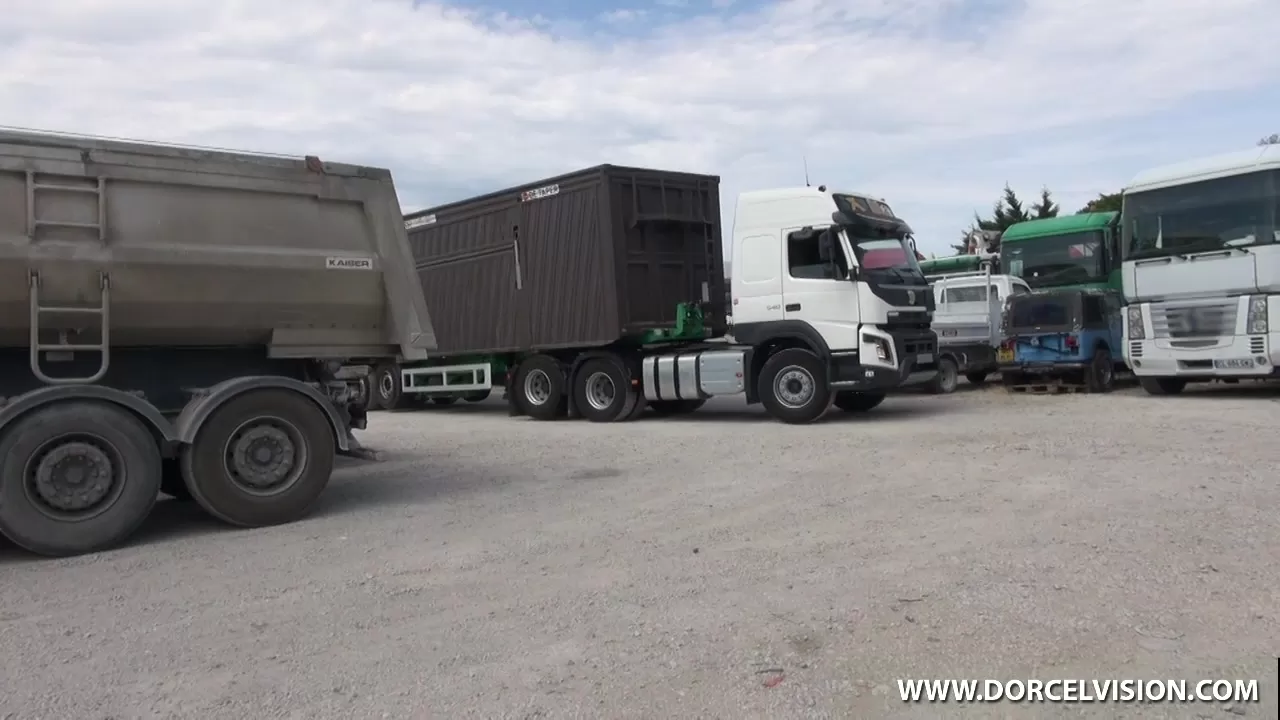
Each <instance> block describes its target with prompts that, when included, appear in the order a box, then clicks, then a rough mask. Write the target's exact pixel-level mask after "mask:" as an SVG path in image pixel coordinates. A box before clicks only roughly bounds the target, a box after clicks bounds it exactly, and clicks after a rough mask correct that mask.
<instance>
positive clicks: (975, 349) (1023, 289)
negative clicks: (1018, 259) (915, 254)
mask: <svg viewBox="0 0 1280 720" xmlns="http://www.w3.org/2000/svg"><path fill="white" fill-rule="evenodd" d="M931 285H932V286H933V299H934V303H935V304H936V306H937V307H936V309H935V310H934V313H933V329H934V331H935V332H937V334H938V357H939V359H938V375H937V377H936V378H934V380H933V382H932V383H931V389H932V390H933V391H934V392H936V393H950V392H955V389H956V385H957V383H958V382H959V376H960V375H961V374H962V373H963V374H964V376H965V377H966V378H968V380H969V382H971V383H973V384H975V385H979V384H981V383H982V382H984V381H985V380H986V379H987V376H988V375H990V374H991V373H993V372H995V371H996V370H997V369H998V367H999V366H998V364H997V363H996V348H997V347H999V345H1000V342H1001V341H1002V340H1003V339H1004V338H1003V337H1001V333H1000V314H1001V312H1002V311H1003V310H1004V303H1005V300H1006V299H1007V298H1008V297H1010V296H1011V295H1018V294H1022V293H1029V292H1031V288H1030V287H1029V286H1028V285H1027V283H1026V282H1024V281H1023V280H1022V278H1018V277H1014V276H1012V275H992V274H989V273H987V272H973V273H963V274H957V275H947V276H944V277H939V278H936V279H933V280H931Z"/></svg>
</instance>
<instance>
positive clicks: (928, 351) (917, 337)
mask: <svg viewBox="0 0 1280 720" xmlns="http://www.w3.org/2000/svg"><path fill="white" fill-rule="evenodd" d="M860 335H861V343H860V345H861V347H860V348H859V349H858V351H856V352H846V353H834V354H833V357H832V366H833V367H832V383H831V385H832V387H833V388H835V389H836V390H852V391H855V392H872V391H889V390H893V389H895V388H900V387H906V386H910V385H919V384H922V383H927V382H929V381H931V380H933V379H934V377H936V376H937V374H938V338H937V336H936V335H935V334H934V333H933V331H932V330H916V329H910V330H898V329H886V328H881V327H876V326H867V327H864V328H862V330H861V333H860Z"/></svg>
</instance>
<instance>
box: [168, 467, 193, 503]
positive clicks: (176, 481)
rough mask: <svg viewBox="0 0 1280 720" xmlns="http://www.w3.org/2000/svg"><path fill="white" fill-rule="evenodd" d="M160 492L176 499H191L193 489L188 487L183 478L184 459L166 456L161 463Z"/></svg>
mask: <svg viewBox="0 0 1280 720" xmlns="http://www.w3.org/2000/svg"><path fill="white" fill-rule="evenodd" d="M160 468H161V470H160V492H162V493H164V494H165V495H168V496H169V497H171V498H173V499H174V500H182V501H184V502H185V501H187V500H191V499H192V498H191V491H190V490H188V489H187V481H186V480H183V479H182V461H181V460H179V459H178V458H164V460H163V461H161V463H160Z"/></svg>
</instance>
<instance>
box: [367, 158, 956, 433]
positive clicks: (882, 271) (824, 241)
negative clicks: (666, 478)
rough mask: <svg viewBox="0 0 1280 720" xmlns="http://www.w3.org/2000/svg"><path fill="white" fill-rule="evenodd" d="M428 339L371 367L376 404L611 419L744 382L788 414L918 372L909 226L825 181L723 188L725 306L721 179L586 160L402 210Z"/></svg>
mask: <svg viewBox="0 0 1280 720" xmlns="http://www.w3.org/2000/svg"><path fill="white" fill-rule="evenodd" d="M405 224H406V226H407V228H408V232H409V239H410V245H411V248H412V250H413V253H414V257H415V262H416V266H417V270H418V274H419V278H420V280H421V281H422V283H423V286H424V290H425V292H426V297H427V305H428V307H429V308H430V309H431V312H432V314H433V317H435V318H437V325H436V335H437V339H438V342H439V348H438V350H437V352H436V353H435V354H434V356H433V357H432V358H431V359H430V360H429V361H427V362H417V363H405V362H400V363H395V364H391V363H386V364H383V365H381V366H380V367H378V368H377V370H376V372H375V380H376V382H375V383H374V390H375V392H374V393H373V395H374V401H375V402H376V403H378V404H379V405H381V406H383V407H403V406H405V405H409V404H413V403H414V402H418V403H426V402H430V403H436V404H451V403H453V402H456V401H457V400H458V399H482V398H484V397H487V396H488V394H489V393H490V392H491V390H492V389H493V388H495V387H501V388H503V390H504V391H505V393H506V396H507V400H508V403H509V406H510V411H511V413H512V414H514V415H524V416H528V417H531V418H535V419H538V420H555V419H559V418H566V417H584V418H586V419H587V420H590V421H594V422H617V421H625V420H631V419H634V418H636V417H638V416H639V415H640V414H641V413H642V412H644V411H645V410H646V409H652V410H653V411H654V412H656V413H658V414H664V415H675V414H682V413H687V412H692V411H694V410H696V409H697V408H698V407H700V406H701V405H702V404H703V403H705V402H706V400H707V399H709V398H712V397H716V396H726V395H739V394H740V395H745V397H746V400H747V402H748V403H759V404H762V405H763V406H764V407H765V409H766V410H767V411H768V413H769V414H770V415H772V416H773V417H775V418H777V419H779V420H782V421H784V422H788V423H807V422H812V421H814V420H817V419H818V418H820V417H822V416H823V414H824V413H826V412H827V411H828V410H829V409H830V408H831V407H832V406H833V405H834V406H835V407H837V408H840V409H842V410H845V411H849V412H862V411H866V410H870V409H871V408H873V407H875V406H876V405H878V404H879V403H880V402H881V401H882V400H883V399H884V397H885V394H886V392H887V391H889V390H891V389H894V388H898V387H901V386H903V385H909V384H917V383H924V382H928V381H930V380H931V379H932V378H933V376H934V375H935V373H936V371H937V342H936V338H935V336H934V333H933V331H932V330H931V328H930V322H931V317H932V313H933V309H934V302H933V295H932V293H931V292H930V289H929V286H928V284H927V282H926V281H925V278H924V275H923V274H922V273H921V271H920V266H919V264H918V263H917V259H916V254H915V251H914V247H913V241H912V239H911V228H910V226H909V225H908V224H907V223H906V222H905V221H904V220H903V219H901V218H900V217H898V216H897V215H896V214H895V213H894V212H893V211H892V209H890V207H889V206H888V205H887V204H886V203H885V202H884V201H883V200H881V199H879V198H876V197H875V196H873V195H869V194H867V193H853V192H833V191H828V190H827V189H826V188H825V187H819V188H812V187H803V188H793V189H780V190H767V191H758V192H748V193H744V194H742V195H741V196H740V197H738V198H737V202H736V208H735V211H734V230H733V257H732V267H733V284H732V288H731V289H730V291H729V293H728V298H729V302H730V303H731V307H732V317H733V327H732V338H731V342H726V340H728V339H729V338H727V337H726V335H727V333H728V330H729V328H728V322H727V319H728V316H729V314H730V309H729V308H727V307H725V298H726V292H725V280H724V269H723V265H724V262H723V255H722V253H723V240H722V234H721V224H720V202H719V178H718V177H715V176H710V175H693V174H687V173H672V172H665V171H658V170H646V169H639V168H624V167H617V166H601V167H596V168H589V169H587V170H583V171H580V172H577V173H572V174H569V175H565V176H560V177H556V178H550V179H547V180H542V181H539V182H536V183H530V184H527V185H523V186H520V187H516V188H511V189H508V190H503V191H500V192H497V193H492V194H490V195H486V196H482V197H479V198H473V199H471V200H466V201H462V202H458V203H453V204H450V205H446V206H441V207H436V208H432V209H428V210H423V211H421V212H417V213H412V214H410V215H408V216H407V217H406V218H405Z"/></svg>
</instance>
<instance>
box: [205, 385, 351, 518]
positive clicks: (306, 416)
mask: <svg viewBox="0 0 1280 720" xmlns="http://www.w3.org/2000/svg"><path fill="white" fill-rule="evenodd" d="M253 434H258V435H259V437H258V438H257V440H258V442H254V438H253V437H252V435H253ZM246 436H248V437H246ZM271 443H275V445H276V450H277V451H278V452H280V453H281V455H278V456H276V457H274V458H271V459H272V460H273V462H274V463H275V464H279V463H280V462H281V461H282V459H283V458H284V457H286V456H287V457H288V458H289V459H290V465H291V468H290V467H286V468H285V469H286V470H287V471H288V472H287V474H285V473H276V474H284V475H285V476H284V477H283V478H275V477H260V478H257V479H256V482H255V480H254V479H251V478H244V477H243V475H244V474H247V472H246V471H248V470H253V469H254V468H253V467H252V465H254V464H256V463H254V462H252V461H251V460H249V459H248V458H242V459H241V461H240V462H239V463H236V464H238V465H241V466H242V467H241V468H238V469H237V468H233V467H230V465H232V459H233V458H232V456H233V455H241V454H245V455H247V453H248V451H250V450H254V449H255V446H256V447H257V448H261V449H266V450H267V451H268V452H270V447H269V446H270V444H271ZM263 445H267V446H268V447H267V448H263ZM280 445H285V446H286V447H288V446H291V447H292V452H288V451H285V450H282V449H281V448H280V447H279V446H280ZM335 449H336V443H335V442H334V438H333V428H332V427H331V426H330V425H329V420H328V419H327V418H326V417H325V415H324V413H323V412H322V411H321V410H320V408H318V407H316V405H315V403H314V402H312V401H311V400H310V399H309V398H307V397H305V396H303V395H300V394H298V393H296V392H293V391H290V390H280V389H276V388H269V389H263V390H250V391H248V392H245V393H243V394H241V395H238V396H236V397H233V398H231V399H230V400H228V401H227V402H226V403H224V404H223V405H222V406H221V407H219V408H218V409H217V410H214V411H213V414H212V415H210V416H209V419H208V420H206V421H205V423H204V425H202V426H201V427H200V431H199V432H198V433H197V434H196V439H195V442H193V443H192V444H191V445H189V446H187V447H185V448H183V451H182V474H183V477H185V478H186V481H187V488H188V489H189V490H190V491H191V496H192V497H194V498H195V500H196V502H198V503H200V506H201V507H203V508H204V509H205V510H206V511H207V512H208V513H209V514H210V515H212V516H214V517H216V518H218V519H219V520H222V521H223V522H226V523H229V524H231V525H239V526H241V527H264V526H267V525H281V524H284V523H288V522H293V521H294V520H297V519H299V518H301V517H303V516H304V515H306V514H307V511H308V510H310V509H311V505H312V504H313V503H314V502H315V501H316V498H318V497H319V496H320V493H321V492H322V491H323V490H324V488H325V486H326V485H328V484H329V476H330V475H331V474H332V473H333V461H334V453H335ZM243 466H249V467H247V468H246V467H243ZM264 474H265V473H264ZM267 483H273V484H272V485H270V486H267Z"/></svg>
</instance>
